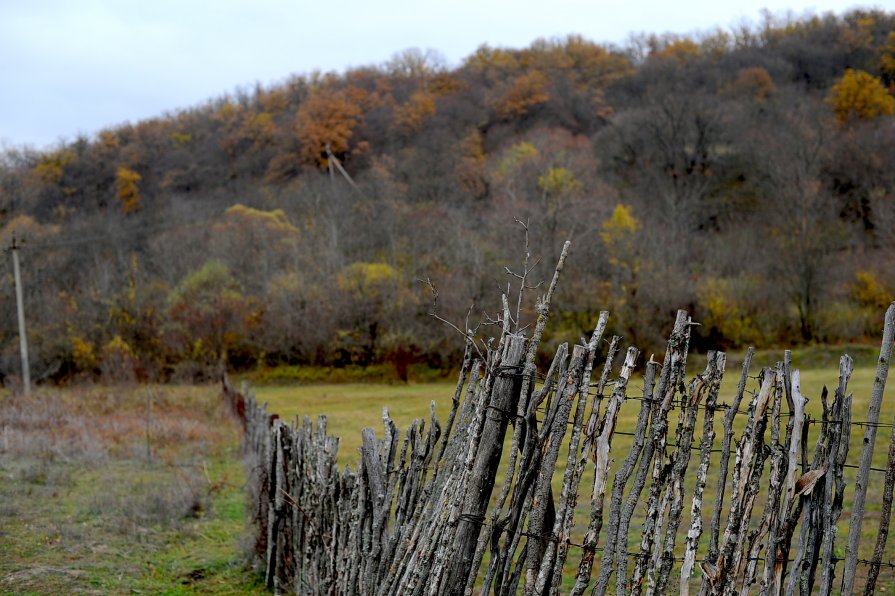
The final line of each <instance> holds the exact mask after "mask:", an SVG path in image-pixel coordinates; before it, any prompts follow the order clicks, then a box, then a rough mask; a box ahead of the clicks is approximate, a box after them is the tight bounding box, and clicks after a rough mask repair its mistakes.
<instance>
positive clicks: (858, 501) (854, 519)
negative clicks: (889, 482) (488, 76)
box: [842, 302, 895, 594]
mask: <svg viewBox="0 0 895 596" xmlns="http://www.w3.org/2000/svg"><path fill="white" fill-rule="evenodd" d="M893 340H895V302H893V303H892V304H890V305H889V308H888V310H886V317H885V324H884V326H883V341H882V344H881V345H880V350H879V361H878V362H877V365H876V378H875V379H874V380H873V390H872V391H871V393H870V407H869V409H868V410H867V424H866V425H865V426H864V442H863V446H862V447H861V464H860V466H861V467H860V468H858V475H857V477H856V478H855V500H854V503H853V505H852V511H851V520H850V522H849V526H848V542H847V543H846V545H845V568H844V569H843V572H842V593H843V594H852V593H853V592H854V588H855V569H856V568H857V566H858V542H859V541H860V540H861V524H862V522H863V521H864V501H865V499H866V498H867V482H868V481H869V480H870V466H871V464H872V463H873V445H874V442H875V441H876V428H877V424H878V423H879V412H880V407H881V405H882V402H883V392H884V391H885V389H886V379H887V378H888V376H889V361H890V360H891V359H892V343H893Z"/></svg>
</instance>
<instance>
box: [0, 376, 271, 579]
mask: <svg viewBox="0 0 895 596" xmlns="http://www.w3.org/2000/svg"><path fill="white" fill-rule="evenodd" d="M150 394H151V395H152V399H153V402H154V403H153V413H152V418H151V419H150V424H149V438H150V442H149V449H151V457H147V442H146V428H147V425H146V422H147V418H146V416H147V414H148V408H146V403H147V401H146V398H147V396H148V395H150ZM3 428H5V429H6V431H5V437H3V438H0V592H2V593H12V594H68V593H102V594H120V593H143V594H181V593H193V592H212V593H231V594H245V593H263V592H264V590H262V589H261V587H260V586H259V585H258V583H257V581H256V575H255V573H254V572H253V571H252V570H251V569H250V568H249V567H248V565H247V558H246V557H245V556H244V555H243V552H244V551H243V549H242V547H241V546H240V544H241V541H242V540H243V538H242V537H243V535H244V533H245V530H246V519H245V517H246V516H245V511H246V507H245V503H246V497H245V493H244V483H245V471H244V469H243V466H242V462H241V456H240V450H239V437H238V433H237V431H236V429H235V428H234V426H233V424H232V423H230V422H229V421H228V418H227V416H226V415H225V414H224V412H223V405H222V404H221V402H220V399H219V397H218V391H217V388H213V387H205V388H137V389H134V388H118V389H94V390H88V391H80V390H65V391H41V392H40V393H38V394H37V395H36V396H35V397H34V398H32V399H30V400H26V399H25V398H22V397H16V398H11V397H5V398H2V399H0V429H3Z"/></svg>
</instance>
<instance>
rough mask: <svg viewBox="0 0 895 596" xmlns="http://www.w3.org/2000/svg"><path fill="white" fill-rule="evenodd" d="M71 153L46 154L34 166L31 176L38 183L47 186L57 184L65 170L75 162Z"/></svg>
mask: <svg viewBox="0 0 895 596" xmlns="http://www.w3.org/2000/svg"><path fill="white" fill-rule="evenodd" d="M75 158H76V156H75V154H74V152H73V151H56V152H54V153H48V154H45V155H43V156H42V157H41V158H40V161H39V162H38V163H37V165H36V166H34V169H33V170H32V175H33V176H34V177H35V178H37V179H38V180H39V181H40V182H42V183H43V184H47V185H52V184H59V183H60V182H62V176H63V175H64V174H65V168H66V167H67V166H69V165H70V164H72V163H73V162H74V161H75Z"/></svg>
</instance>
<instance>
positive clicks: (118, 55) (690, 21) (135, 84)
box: [0, 0, 893, 148]
mask: <svg viewBox="0 0 895 596" xmlns="http://www.w3.org/2000/svg"><path fill="white" fill-rule="evenodd" d="M892 3H893V0H877V1H876V2H875V3H873V4H871V5H875V6H878V7H881V8H887V9H892V8H893V6H892ZM858 5H861V4H859V3H856V2H853V1H847V0H738V1H737V2H736V3H733V2H729V1H725V0H684V1H678V2H672V1H668V0H665V1H662V0H627V1H626V0H616V1H613V2H608V1H606V0H592V1H590V2H588V1H585V0H537V1H535V0H453V1H452V2H441V3H436V2H431V1H426V0H378V1H376V0H342V1H341V2H326V1H325V0H315V1H313V2H312V1H311V0H215V1H213V2H212V1H202V2H200V1H196V0H139V1H135V0H0V143H2V144H5V145H6V146H21V145H23V144H29V145H31V146H34V147H36V148H44V147H47V146H49V145H52V144H54V143H56V142H58V141H59V140H62V139H65V140H71V139H73V138H74V137H75V136H76V135H77V134H79V133H84V134H87V135H93V134H95V133H96V132H98V131H99V130H101V129H103V128H104V127H109V126H114V125H116V124H121V123H124V122H128V121H130V122H136V121H138V120H140V119H142V118H147V117H151V116H156V115H159V114H162V113H164V112H166V111H174V110H177V109H179V108H185V107H189V106H191V105H195V104H197V103H201V102H203V101H205V100H207V99H210V98H212V97H216V96H219V95H221V94H223V93H226V92H229V91H232V90H233V89H235V88H236V87H239V86H253V85H254V84H255V83H256V82H261V83H263V84H265V85H267V84H270V83H274V82H277V81H281V80H283V79H285V78H286V77H287V76H289V75H290V74H292V73H308V72H311V71H312V70H315V69H320V70H325V71H326V70H335V71H340V72H341V71H343V70H344V69H345V68H346V67H351V66H364V65H370V64H381V63H383V62H385V61H386V60H388V59H389V58H390V57H391V56H392V55H394V54H395V53H396V52H399V51H401V50H404V49H407V48H413V47H416V48H420V49H423V50H426V49H434V50H437V51H439V52H440V53H441V54H442V55H443V56H444V57H445V58H446V59H447V61H448V64H449V65H451V66H453V65H457V64H459V62H460V61H461V60H462V59H463V58H464V57H465V56H468V55H469V54H470V53H472V52H473V51H474V50H475V49H476V48H477V47H478V46H480V45H481V44H483V43H487V44H489V45H492V46H502V47H524V46H527V45H528V44H530V43H531V42H532V41H533V40H535V39H537V38H538V37H553V36H564V35H566V34H569V33H578V34H581V35H584V36H585V37H587V38H589V39H592V40H594V41H597V42H613V43H619V44H621V43H623V42H624V41H625V39H626V38H627V36H628V35H629V34H630V33H637V32H649V33H663V32H675V33H688V32H695V31H705V30H708V29H713V28H715V27H721V28H729V27H731V26H733V25H736V24H737V23H739V22H742V21H743V20H747V21H751V22H756V21H758V20H759V18H760V15H761V10H762V9H764V8H766V9H768V10H770V11H771V12H772V13H775V14H785V13H786V12H790V11H791V12H792V13H793V14H795V15H803V14H805V13H806V12H813V13H824V12H827V11H833V12H835V13H837V14H842V13H843V12H844V11H845V10H847V9H849V8H852V7H854V6H858ZM863 5H864V6H866V5H867V4H863Z"/></svg>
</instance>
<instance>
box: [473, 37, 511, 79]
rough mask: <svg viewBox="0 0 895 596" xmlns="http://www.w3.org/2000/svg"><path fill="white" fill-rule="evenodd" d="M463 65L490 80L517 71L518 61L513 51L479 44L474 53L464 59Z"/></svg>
mask: <svg viewBox="0 0 895 596" xmlns="http://www.w3.org/2000/svg"><path fill="white" fill-rule="evenodd" d="M464 66H465V67H466V68H469V69H470V70H471V71H472V72H475V73H478V74H482V75H485V77H486V78H487V79H491V80H494V79H498V78H504V77H506V76H507V75H509V74H512V73H516V72H518V71H519V61H518V60H516V57H515V56H514V55H513V52H511V51H509V50H504V49H501V48H492V47H490V46H488V45H482V46H479V48H478V49H477V50H476V51H475V53H474V54H473V55H472V56H470V57H469V58H467V59H466V63H465V65H464Z"/></svg>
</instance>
